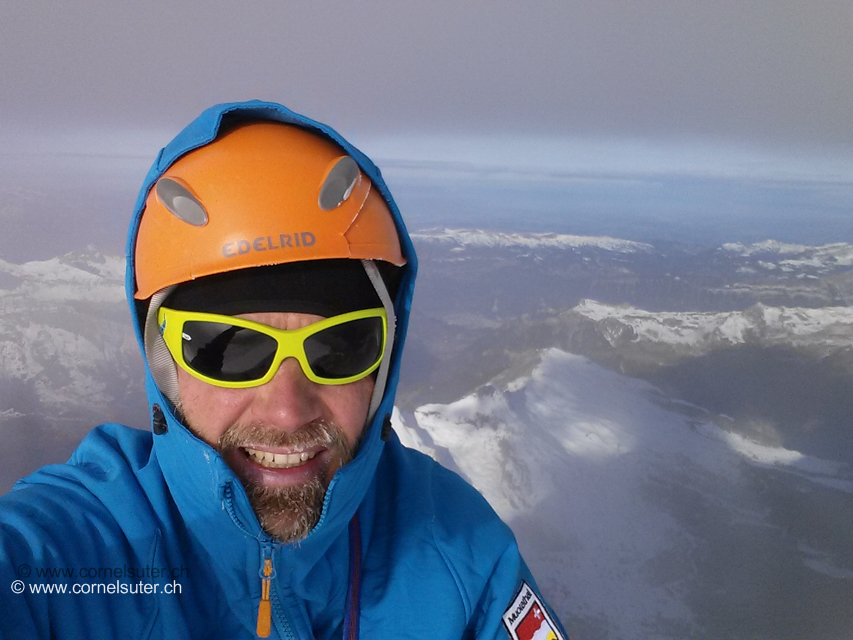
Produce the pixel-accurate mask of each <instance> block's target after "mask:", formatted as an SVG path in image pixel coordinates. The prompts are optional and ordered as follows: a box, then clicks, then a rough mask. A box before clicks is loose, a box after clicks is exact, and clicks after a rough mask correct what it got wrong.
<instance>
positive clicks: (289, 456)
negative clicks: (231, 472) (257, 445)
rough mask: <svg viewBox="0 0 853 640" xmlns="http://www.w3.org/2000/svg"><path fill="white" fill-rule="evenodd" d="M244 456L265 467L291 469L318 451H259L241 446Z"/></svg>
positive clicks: (306, 460) (303, 462) (309, 458)
mask: <svg viewBox="0 0 853 640" xmlns="http://www.w3.org/2000/svg"><path fill="white" fill-rule="evenodd" d="M243 452H244V453H245V454H246V457H247V458H249V460H251V461H252V462H254V463H256V464H259V465H260V466H262V467H266V468H267V469H292V468H293V467H301V466H302V465H303V464H305V463H306V462H308V461H309V460H311V459H312V458H314V456H316V455H317V454H318V453H319V452H318V451H302V452H297V453H272V452H271V451H259V450H258V449H249V448H248V447H245V448H243Z"/></svg>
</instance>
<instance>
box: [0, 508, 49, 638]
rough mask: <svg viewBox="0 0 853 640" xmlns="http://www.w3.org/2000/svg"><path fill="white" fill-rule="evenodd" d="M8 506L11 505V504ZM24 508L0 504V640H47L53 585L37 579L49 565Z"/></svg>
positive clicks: (41, 538) (37, 529)
mask: <svg viewBox="0 0 853 640" xmlns="http://www.w3.org/2000/svg"><path fill="white" fill-rule="evenodd" d="M10 503H11V504H10ZM27 511H28V509H27V507H26V505H25V504H23V503H21V502H17V504H16V503H15V501H12V500H9V499H8V498H6V499H4V500H0V611H2V612H3V615H2V616H0V638H2V639H3V640H6V639H7V638H9V639H12V638H15V639H17V638H26V639H27V640H30V639H34V638H45V639H46V638H48V637H50V623H49V603H48V594H46V593H44V591H43V590H42V587H43V586H47V585H49V586H50V587H53V581H52V580H51V579H46V578H44V577H40V576H39V571H40V570H42V568H43V567H45V566H47V565H50V564H52V563H51V562H50V560H48V559H47V558H46V557H45V555H44V553H39V550H42V551H45V552H47V551H48V550H49V545H47V549H46V548H45V545H42V542H43V541H44V540H45V536H44V531H41V530H40V527H39V526H38V524H37V522H36V521H35V520H33V519H32V518H30V517H28V514H27Z"/></svg>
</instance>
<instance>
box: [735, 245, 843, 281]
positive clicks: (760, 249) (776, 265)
mask: <svg viewBox="0 0 853 640" xmlns="http://www.w3.org/2000/svg"><path fill="white" fill-rule="evenodd" d="M720 249H721V250H722V251H727V252H729V253H732V254H735V255H738V256H741V257H743V258H749V259H751V261H753V262H754V263H755V264H757V265H758V266H760V267H761V268H762V269H766V270H768V271H773V270H775V269H779V270H780V271H784V272H793V271H796V270H803V269H806V270H815V271H818V272H823V273H826V272H828V271H831V270H833V269H835V268H836V267H850V266H853V245H851V244H848V243H846V242H835V243H832V244H826V245H822V246H819V247H811V246H808V245H803V244H791V243H785V242H778V241H776V240H766V241H764V242H757V243H754V244H750V245H744V244H742V243H740V242H729V243H726V244H724V245H723V246H722V247H720Z"/></svg>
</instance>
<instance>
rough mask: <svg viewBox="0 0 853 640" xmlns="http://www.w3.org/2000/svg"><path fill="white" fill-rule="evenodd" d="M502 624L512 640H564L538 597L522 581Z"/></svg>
mask: <svg viewBox="0 0 853 640" xmlns="http://www.w3.org/2000/svg"><path fill="white" fill-rule="evenodd" d="M503 623H504V626H505V627H506V630H507V633H509V637H510V638H512V639H513V640H564V638H563V636H562V634H561V633H560V631H559V629H558V627H557V625H556V624H554V621H553V620H552V619H551V616H549V615H548V610H547V609H546V608H545V606H544V605H543V604H542V601H541V600H540V599H539V596H537V595H536V592H535V591H534V590H533V589H532V588H531V587H530V585H529V584H527V583H526V582H524V581H523V580H522V582H521V587H520V588H519V590H518V593H517V594H516V595H515V598H514V599H513V601H512V603H511V604H510V605H509V607H508V608H507V610H506V611H505V612H504V615H503Z"/></svg>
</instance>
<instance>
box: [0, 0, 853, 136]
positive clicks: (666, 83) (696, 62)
mask: <svg viewBox="0 0 853 640" xmlns="http://www.w3.org/2000/svg"><path fill="white" fill-rule="evenodd" d="M851 27H853V5H851V3H850V2H849V1H847V0H810V1H809V2H803V1H802V0H774V1H773V2H770V1H769V0H766V1H765V0H715V1H714V2H706V1H699V0H598V1H596V2H583V3H582V2H576V1H569V0H527V1H524V2H521V1H515V2H512V1H509V0H488V1H486V0H469V1H467V2H464V3H460V2H455V1H448V0H435V1H433V2H429V3H425V2H419V3H401V2H392V1H391V0H374V1H364V2H353V1H349V2H344V1H342V0H329V1H322V2H301V1H298V0H289V1H288V0H249V1H247V2H244V3H240V4H239V5H238V4H236V3H234V2H223V1H221V0H213V1H205V2H195V1H189V0H175V1H173V2H169V3H165V2H145V3H117V2H110V1H108V0H103V1H94V0H79V1H77V2H63V3H58V2H53V1H45V0H30V1H28V2H5V3H2V8H0V59H2V61H3V64H2V67H0V86H2V87H3V91H2V94H0V111H2V113H3V121H4V122H5V123H6V125H7V126H11V127H15V128H17V129H18V130H19V131H21V130H23V131H30V130H32V129H33V128H35V129H37V130H38V129H40V127H41V125H43V124H45V123H49V124H48V125H47V126H48V127H49V128H51V129H53V128H57V129H62V128H72V129H75V130H79V129H85V128H87V127H93V128H97V127H104V126H109V127H142V128H147V127H153V128H159V127H164V128H171V129H173V128H174V127H176V126H181V125H183V124H184V123H185V122H186V121H188V120H189V119H190V118H192V117H193V116H194V115H196V114H197V113H198V112H199V111H201V110H202V109H203V108H205V107H206V106H209V104H211V103H214V102H222V101H228V100H232V99H246V98H250V97H258V98H268V99H273V100H278V101H281V102H284V103H285V104H287V105H288V106H291V107H292V108H294V109H295V110H297V111H303V112H306V113H308V114H310V115H312V116H315V117H317V118H318V119H320V120H327V121H330V122H331V123H332V124H333V126H338V127H340V128H342V129H346V130H355V131H359V132H362V131H363V132H373V133H376V132H381V133H386V134H387V133H389V132H391V133H394V132H407V133H411V132H415V133H428V134H429V133H440V132H445V133H461V132H473V133H486V134H491V133H494V132H504V133H506V132H509V133H531V134H545V135H551V134H560V135H582V136H599V135H601V136H610V137H614V136H615V137H637V138H657V137H666V138H671V139H678V138H681V137H688V138H691V137H699V138H713V139H724V140H734V141H743V140H749V141H755V142H757V143H766V144H776V145H807V146H819V147H824V146H826V147H838V148H841V149H844V150H848V151H849V150H850V149H851V148H853V120H852V119H851V106H853V82H851V76H850V69H851V68H853V38H850V33H851Z"/></svg>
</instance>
